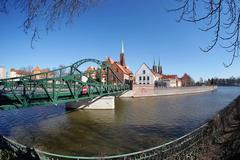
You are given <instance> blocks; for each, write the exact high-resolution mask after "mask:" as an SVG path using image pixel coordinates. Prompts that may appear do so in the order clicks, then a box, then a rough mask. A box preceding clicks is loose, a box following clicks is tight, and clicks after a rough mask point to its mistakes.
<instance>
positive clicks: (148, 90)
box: [120, 85, 217, 98]
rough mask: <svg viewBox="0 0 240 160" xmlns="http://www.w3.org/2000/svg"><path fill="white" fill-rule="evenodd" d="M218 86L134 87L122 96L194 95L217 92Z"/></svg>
mask: <svg viewBox="0 0 240 160" xmlns="http://www.w3.org/2000/svg"><path fill="white" fill-rule="evenodd" d="M216 89H217V86H194V87H179V88H160V87H159V88H156V87H154V86H152V85H133V89H132V90H131V91H128V92H126V93H124V94H123V95H121V96H120V97H121V98H134V97H154V96H168V95H179V94H194V93H202V92H209V91H213V90H216Z"/></svg>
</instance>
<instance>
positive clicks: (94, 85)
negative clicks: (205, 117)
mask: <svg viewBox="0 0 240 160" xmlns="http://www.w3.org/2000/svg"><path fill="white" fill-rule="evenodd" d="M87 62H92V63H95V64H97V65H98V66H99V67H98V68H97V70H95V71H89V72H85V71H81V70H80V67H81V66H82V65H83V64H85V63H87ZM92 74H94V76H95V77H92V76H91V75H92ZM103 77H104V78H103ZM103 79H104V81H103ZM112 79H114V83H113V81H112ZM129 89H130V86H129V84H125V83H124V82H122V81H121V80H120V79H119V77H118V75H117V74H116V73H114V71H113V70H112V69H111V68H110V66H109V65H108V64H106V63H104V62H102V61H100V60H96V59H82V60H80V61H77V62H76V63H74V64H72V65H70V66H67V67H62V68H59V69H56V70H53V71H49V72H44V73H39V74H32V75H26V76H21V77H15V78H8V79H1V80H0V109H4V110H5V109H12V108H24V107H31V106H37V105H51V104H54V105H57V104H60V103H66V102H78V101H81V100H85V99H93V98H95V97H101V96H109V95H115V94H120V93H122V92H124V91H127V90H129Z"/></svg>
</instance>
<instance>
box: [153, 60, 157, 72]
mask: <svg viewBox="0 0 240 160" xmlns="http://www.w3.org/2000/svg"><path fill="white" fill-rule="evenodd" d="M152 70H153V72H156V73H158V68H157V65H156V64H155V58H154V59H153V68H152Z"/></svg>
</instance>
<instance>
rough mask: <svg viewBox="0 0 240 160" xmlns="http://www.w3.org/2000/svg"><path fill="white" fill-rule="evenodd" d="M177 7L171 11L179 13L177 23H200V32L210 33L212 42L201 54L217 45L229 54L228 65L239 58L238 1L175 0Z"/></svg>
mask: <svg viewBox="0 0 240 160" xmlns="http://www.w3.org/2000/svg"><path fill="white" fill-rule="evenodd" d="M176 1H177V2H178V5H179V7H178V8H176V9H173V10H171V11H176V12H179V13H180V16H179V19H178V20H177V21H178V22H180V21H187V22H192V23H200V25H201V27H200V30H202V31H204V32H211V33H212V40H211V42H210V43H209V45H208V46H207V47H205V48H201V50H202V51H203V52H209V51H211V50H212V49H213V48H214V47H215V46H216V45H217V44H219V45H220V46H221V47H222V48H224V49H226V51H227V52H229V53H231V55H232V58H231V60H230V62H229V63H227V64H226V63H223V64H224V66H225V67H229V66H231V65H232V64H233V62H234V59H235V58H237V57H239V47H240V39H239V30H240V1H239V0H176Z"/></svg>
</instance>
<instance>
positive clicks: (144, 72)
mask: <svg viewBox="0 0 240 160" xmlns="http://www.w3.org/2000/svg"><path fill="white" fill-rule="evenodd" d="M135 83H136V84H137V85H154V86H155V85H156V86H161V87H182V81H181V79H180V78H178V77H177V75H164V74H162V66H160V63H159V65H158V66H156V65H155V63H154V65H153V69H150V68H149V67H148V65H146V64H145V63H143V64H142V65H141V67H140V68H139V69H138V71H137V73H136V75H135Z"/></svg>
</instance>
